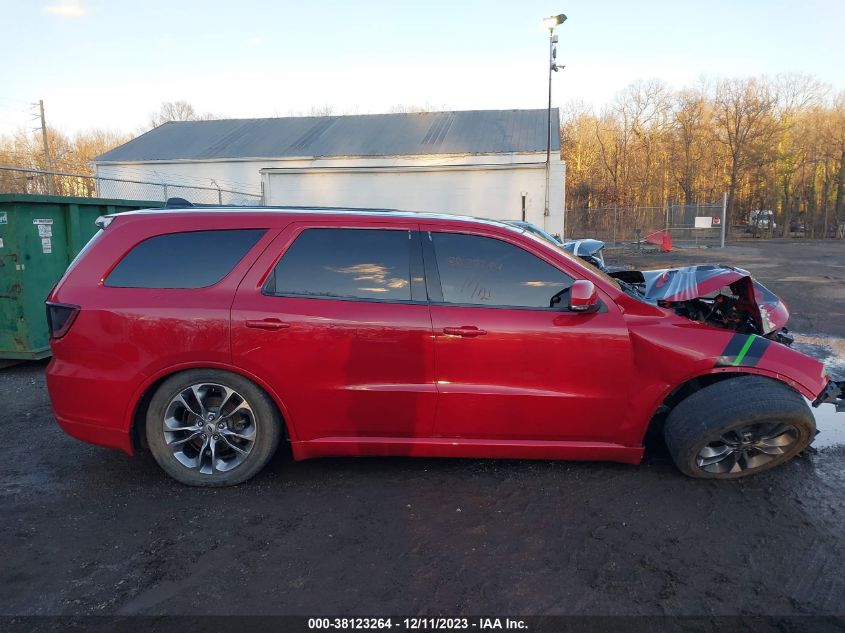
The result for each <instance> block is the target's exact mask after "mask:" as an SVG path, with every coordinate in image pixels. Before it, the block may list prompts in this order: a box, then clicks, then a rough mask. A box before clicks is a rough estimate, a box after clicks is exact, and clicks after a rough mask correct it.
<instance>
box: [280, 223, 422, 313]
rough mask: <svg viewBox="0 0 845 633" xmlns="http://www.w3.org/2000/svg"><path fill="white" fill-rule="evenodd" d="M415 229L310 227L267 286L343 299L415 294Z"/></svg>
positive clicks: (400, 297)
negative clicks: (412, 249)
mask: <svg viewBox="0 0 845 633" xmlns="http://www.w3.org/2000/svg"><path fill="white" fill-rule="evenodd" d="M411 243H412V241H411V239H410V232H409V231H405V230H386V229H306V230H304V231H303V232H302V233H300V235H299V237H297V238H296V240H294V242H293V244H291V245H290V247H289V248H288V250H287V252H285V254H284V256H283V257H282V259H281V261H280V262H279V263H278V264H277V265H276V269H275V271H274V274H273V278H272V279H271V280H270V283H269V284H268V287H267V288H266V290H267V291H268V292H271V293H274V294H281V295H302V296H309V297H332V298H340V299H380V300H390V301H408V300H410V299H411V272H410V257H409V253H410V247H411Z"/></svg>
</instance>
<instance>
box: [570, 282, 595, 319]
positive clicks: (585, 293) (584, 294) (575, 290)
mask: <svg viewBox="0 0 845 633" xmlns="http://www.w3.org/2000/svg"><path fill="white" fill-rule="evenodd" d="M569 309H570V310H571V311H572V312H583V313H585V314H590V313H591V312H597V311H598V309H599V294H598V292H597V291H596V286H595V284H593V282H592V281H587V280H586V279H578V280H577V281H575V283H573V284H572V287H571V288H570V289H569Z"/></svg>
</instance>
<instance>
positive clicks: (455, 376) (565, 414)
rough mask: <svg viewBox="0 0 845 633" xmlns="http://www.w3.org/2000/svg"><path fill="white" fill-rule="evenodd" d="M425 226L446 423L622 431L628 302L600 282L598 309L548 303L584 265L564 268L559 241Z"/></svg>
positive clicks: (454, 430)
mask: <svg viewBox="0 0 845 633" xmlns="http://www.w3.org/2000/svg"><path fill="white" fill-rule="evenodd" d="M422 228H423V229H424V232H423V233H422V238H423V240H422V241H423V252H424V255H425V258H426V259H425V266H426V273H427V276H428V279H429V294H430V295H431V297H432V305H431V317H432V325H433V327H434V335H435V365H436V380H437V387H438V391H439V400H438V407H437V417H436V422H435V434H436V435H438V436H442V437H463V438H479V439H481V438H486V439H495V438H511V439H525V440H561V441H566V440H571V441H601V442H613V441H614V438H615V437H616V436H617V435H618V434H619V430H620V428H621V426H622V424H623V422H622V420H623V417H624V412H625V408H626V394H627V384H628V381H629V378H630V375H631V371H632V350H631V343H630V340H629V336H628V329H627V327H626V325H625V322H624V319H623V316H622V314H621V313H620V311H619V309H618V307H617V306H616V305H615V304H614V303H613V302H612V301H610V300H609V299H608V298H607V297H606V296H603V295H602V293H601V292H600V293H599V296H600V297H601V298H602V304H603V305H602V307H601V309H600V311H599V312H595V313H592V314H583V313H579V312H570V311H568V310H567V309H566V306H567V301H566V300H565V298H564V300H563V301H562V305H563V306H564V307H563V308H559V307H555V308H551V307H549V305H550V303H549V302H550V300H551V298H552V296H553V295H554V294H555V293H557V292H559V291H561V290H564V289H565V288H567V287H568V286H569V285H571V284H572V282H573V279H574V278H575V277H576V276H577V267H576V266H573V267H572V268H573V270H567V271H565V270H564V269H563V267H562V265H561V261H560V260H564V259H565V256H563V255H560V256H559V257H560V260H557V261H556V254H555V253H554V252H553V250H552V249H551V247H550V248H545V247H543V246H542V245H539V244H534V243H533V242H534V240H528V239H525V238H523V237H522V236H520V235H519V234H517V233H514V235H513V236H509V235H505V234H504V233H498V234H497V233H495V232H493V230H492V229H491V233H489V234H487V235H479V234H461V233H454V232H443V231H441V230H438V229H437V227H435V226H431V227H426V226H423V227H422ZM426 229H431V230H430V231H428V230H426ZM432 278H435V279H436V278H439V280H440V284H439V286H438V284H437V282H436V281H434V282H433V281H432ZM564 297H565V294H564Z"/></svg>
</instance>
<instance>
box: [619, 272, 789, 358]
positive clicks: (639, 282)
mask: <svg viewBox="0 0 845 633" xmlns="http://www.w3.org/2000/svg"><path fill="white" fill-rule="evenodd" d="M610 276H611V277H614V278H616V279H618V280H620V281H622V282H624V283H626V284H629V285H631V286H634V287H635V288H636V289H637V291H638V292H639V293H640V294H641V295H642V297H643V298H644V299H645V300H647V301H650V302H654V303H655V304H657V305H659V306H661V307H664V308H671V309H672V310H674V311H675V312H676V313H677V314H679V315H681V316H683V317H686V318H688V319H690V320H692V321H698V322H700V323H707V324H709V325H713V326H715V327H720V328H725V329H728V330H733V331H735V332H739V333H742V334H757V335H759V336H764V337H766V338H768V339H771V340H773V341H777V342H778V343H784V344H785V345H790V344H792V340H793V339H792V337H791V336H789V333H788V330H787V329H786V328H785V327H784V325H785V324H786V322H787V321H788V320H789V311H788V310H787V308H786V306H785V305H784V303H783V302H782V301H781V300H780V299H779V298H778V297H777V296H776V295H775V294H774V293H772V292H771V291H770V290H769V289H768V288H766V287H765V286H764V285H763V284H761V283H760V282H758V281H755V280H754V279H752V278H751V274H750V273H749V272H748V271H747V270H743V269H741V268H734V267H731V266H687V267H684V268H671V269H667V270H649V271H643V272H639V271H623V272H618V273H610Z"/></svg>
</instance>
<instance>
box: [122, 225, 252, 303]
mask: <svg viewBox="0 0 845 633" xmlns="http://www.w3.org/2000/svg"><path fill="white" fill-rule="evenodd" d="M265 232H266V231H265V230H264V229H234V230H226V231H189V232H185V233H168V234H166V235H157V236H156V237H151V238H148V239H146V240H144V241H143V242H141V243H139V244H137V245H135V247H134V248H132V250H130V251H129V252H128V253H127V254H126V255H125V256H124V257H123V259H121V260H120V262H118V264H117V266H115V267H114V269H113V270H112V271H111V272H110V273H109V275H108V277H106V280H105V285H106V286H111V287H119V288H204V287H206V286H211V285H214V284H216V283H217V282H218V281H220V280H221V279H223V277H225V276H226V275H228V274H229V273H230V272H231V271H232V269H233V268H234V267H235V265H236V264H237V263H238V262H239V261H241V259H243V257H244V255H246V254H247V252H248V251H249V250H250V249H251V248H252V247H253V246H255V243H256V242H258V240H259V239H261V236H262V235H264V233H265Z"/></svg>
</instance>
